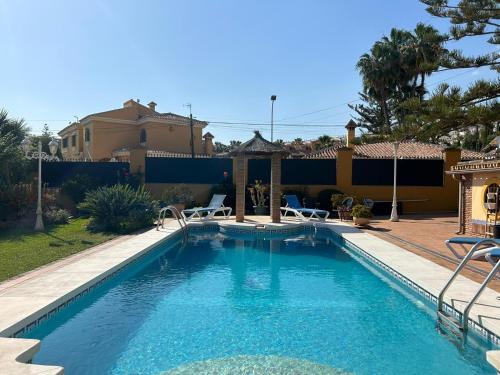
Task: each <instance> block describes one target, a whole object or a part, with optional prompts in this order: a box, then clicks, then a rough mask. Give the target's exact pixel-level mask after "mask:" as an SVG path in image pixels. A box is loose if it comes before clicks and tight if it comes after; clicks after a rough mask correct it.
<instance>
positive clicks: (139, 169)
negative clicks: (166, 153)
mask: <svg viewBox="0 0 500 375" xmlns="http://www.w3.org/2000/svg"><path fill="white" fill-rule="evenodd" d="M129 163H130V166H129V168H130V173H142V174H143V176H142V179H143V181H141V182H142V183H146V181H145V175H146V150H143V149H137V150H130V156H129Z"/></svg>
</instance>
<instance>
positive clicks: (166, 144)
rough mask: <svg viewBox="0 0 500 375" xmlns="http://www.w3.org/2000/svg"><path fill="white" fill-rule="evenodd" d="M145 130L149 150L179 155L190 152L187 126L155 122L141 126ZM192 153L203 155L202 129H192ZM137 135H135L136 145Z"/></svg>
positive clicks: (189, 137) (189, 134)
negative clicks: (177, 153)
mask: <svg viewBox="0 0 500 375" xmlns="http://www.w3.org/2000/svg"><path fill="white" fill-rule="evenodd" d="M141 128H144V129H146V132H147V133H146V134H147V148H148V149H151V150H162V151H170V152H179V153H186V154H188V153H190V152H191V145H190V144H191V129H190V128H189V126H187V125H166V124H159V123H155V122H151V123H147V124H144V125H142V126H141ZM193 135H194V152H195V153H197V154H201V153H203V147H202V129H201V128H200V127H193ZM138 142H139V135H137V143H138Z"/></svg>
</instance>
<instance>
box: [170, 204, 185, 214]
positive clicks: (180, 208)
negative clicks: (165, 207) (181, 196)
mask: <svg viewBox="0 0 500 375" xmlns="http://www.w3.org/2000/svg"><path fill="white" fill-rule="evenodd" d="M172 206H174V207H175V208H177V211H179V213H181V212H182V210H184V209H185V208H186V204H185V203H176V204H173V205H172Z"/></svg>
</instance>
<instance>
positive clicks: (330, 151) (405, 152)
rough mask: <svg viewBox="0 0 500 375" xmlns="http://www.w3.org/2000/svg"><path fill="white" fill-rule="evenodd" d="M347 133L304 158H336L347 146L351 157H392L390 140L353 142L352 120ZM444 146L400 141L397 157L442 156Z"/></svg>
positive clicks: (469, 156)
mask: <svg viewBox="0 0 500 375" xmlns="http://www.w3.org/2000/svg"><path fill="white" fill-rule="evenodd" d="M346 129H347V134H346V141H345V143H343V142H339V143H337V144H335V145H334V146H332V147H328V148H325V149H322V150H319V151H316V152H312V153H310V154H308V155H305V156H304V158H305V159H336V158H337V150H339V149H342V148H345V147H349V148H352V149H353V156H352V157H353V159H392V158H393V157H394V146H393V144H392V143H391V142H378V143H365V144H354V139H355V129H356V123H355V122H354V121H352V120H350V121H349V123H348V124H347V125H346ZM445 149H446V147H443V146H440V145H436V144H433V143H423V142H402V143H400V145H399V147H398V159H430V160H433V159H434V160H438V159H442V158H443V151H444V150H445ZM483 155H484V154H483V153H481V152H475V151H469V150H462V152H461V160H462V161H468V160H475V159H480V158H482V157H483Z"/></svg>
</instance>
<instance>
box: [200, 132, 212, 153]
mask: <svg viewBox="0 0 500 375" xmlns="http://www.w3.org/2000/svg"><path fill="white" fill-rule="evenodd" d="M203 139H204V140H205V142H204V151H205V155H213V153H214V144H213V141H212V140H213V139H214V136H213V135H212V134H211V133H206V134H205V135H204V136H203Z"/></svg>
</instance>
